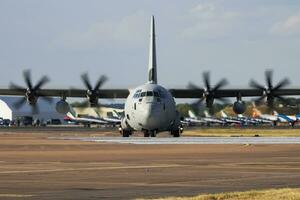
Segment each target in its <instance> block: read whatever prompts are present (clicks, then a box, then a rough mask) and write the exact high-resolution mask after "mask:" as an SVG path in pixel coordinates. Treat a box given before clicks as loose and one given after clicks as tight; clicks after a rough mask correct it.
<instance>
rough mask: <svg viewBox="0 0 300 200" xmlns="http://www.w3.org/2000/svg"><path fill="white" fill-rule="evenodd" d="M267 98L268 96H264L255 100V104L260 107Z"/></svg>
mask: <svg viewBox="0 0 300 200" xmlns="http://www.w3.org/2000/svg"><path fill="white" fill-rule="evenodd" d="M265 98H266V96H265V95H263V96H261V97H258V98H257V99H255V100H254V102H255V104H258V105H260V104H261V103H262V102H263V100H264V99H265Z"/></svg>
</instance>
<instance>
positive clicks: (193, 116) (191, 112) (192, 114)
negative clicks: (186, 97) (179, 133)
mask: <svg viewBox="0 0 300 200" xmlns="http://www.w3.org/2000/svg"><path fill="white" fill-rule="evenodd" d="M188 114H189V117H190V118H194V119H196V118H197V116H196V115H195V113H194V112H193V111H191V110H189V111H188Z"/></svg>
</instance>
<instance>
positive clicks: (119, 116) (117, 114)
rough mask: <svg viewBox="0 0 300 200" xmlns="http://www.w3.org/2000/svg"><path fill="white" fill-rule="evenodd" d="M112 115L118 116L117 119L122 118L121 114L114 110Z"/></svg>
mask: <svg viewBox="0 0 300 200" xmlns="http://www.w3.org/2000/svg"><path fill="white" fill-rule="evenodd" d="M113 116H114V117H117V118H119V119H121V118H122V116H121V115H120V114H119V113H118V112H117V111H116V110H113Z"/></svg>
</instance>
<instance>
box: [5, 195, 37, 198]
mask: <svg viewBox="0 0 300 200" xmlns="http://www.w3.org/2000/svg"><path fill="white" fill-rule="evenodd" d="M34 196H35V195H32V194H0V197H6V198H24V197H34Z"/></svg>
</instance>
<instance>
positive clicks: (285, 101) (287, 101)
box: [274, 95, 290, 105]
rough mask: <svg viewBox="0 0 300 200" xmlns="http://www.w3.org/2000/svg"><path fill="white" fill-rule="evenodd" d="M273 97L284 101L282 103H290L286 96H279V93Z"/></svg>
mask: <svg viewBox="0 0 300 200" xmlns="http://www.w3.org/2000/svg"><path fill="white" fill-rule="evenodd" d="M274 97H276V98H278V99H279V100H280V101H281V102H282V103H284V104H287V105H288V104H289V103H290V101H289V100H288V99H287V98H284V97H282V96H279V95H274Z"/></svg>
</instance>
